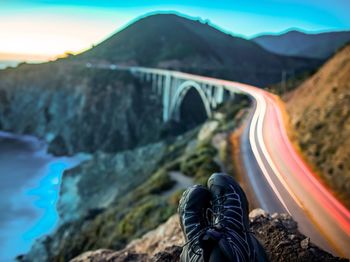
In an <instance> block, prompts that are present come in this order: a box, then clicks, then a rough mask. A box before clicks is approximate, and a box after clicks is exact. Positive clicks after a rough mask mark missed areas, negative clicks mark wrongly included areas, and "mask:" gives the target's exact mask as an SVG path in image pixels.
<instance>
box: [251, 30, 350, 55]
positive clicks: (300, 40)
mask: <svg viewBox="0 0 350 262" xmlns="http://www.w3.org/2000/svg"><path fill="white" fill-rule="evenodd" d="M252 40H253V41H254V42H255V43H258V44H259V45H260V46H262V47H263V48H265V49H266V50H268V51H270V52H274V53H276V54H280V55H288V56H299V57H309V58H319V59H327V58H329V57H330V56H331V55H333V54H334V53H335V52H336V51H337V49H339V48H340V47H342V46H343V45H345V44H346V43H348V42H350V31H343V32H328V33H320V34H307V33H303V32H300V31H296V30H292V31H289V32H287V33H284V34H280V35H261V36H258V37H256V38H253V39H252Z"/></svg>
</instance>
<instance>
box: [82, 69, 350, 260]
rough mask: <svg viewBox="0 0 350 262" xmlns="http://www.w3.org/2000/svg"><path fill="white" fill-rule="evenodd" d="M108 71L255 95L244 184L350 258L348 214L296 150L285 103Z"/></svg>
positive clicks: (253, 90) (240, 87)
mask: <svg viewBox="0 0 350 262" xmlns="http://www.w3.org/2000/svg"><path fill="white" fill-rule="evenodd" d="M112 66H113V68H112ZM87 67H89V66H88V65H87ZM105 67H106V68H107V69H112V70H118V69H122V70H131V71H133V70H134V71H135V70H139V71H141V70H143V71H144V72H148V73H155V74H158V73H159V74H168V75H171V76H172V77H175V78H180V79H187V80H192V81H197V82H200V83H203V84H208V85H220V86H222V87H223V88H225V89H226V90H228V91H231V92H234V93H237V92H238V93H244V94H246V95H248V96H249V97H251V99H252V101H253V109H252V110H251V114H250V116H249V118H248V119H247V121H246V125H245V129H244V132H243V134H242V136H241V140H240V142H241V143H240V146H241V158H242V165H243V166H244V170H245V173H246V176H245V180H246V181H247V182H248V185H249V187H250V189H251V191H252V192H254V195H255V199H257V201H258V203H259V205H260V206H261V207H262V208H263V209H265V210H266V211H268V212H270V213H273V212H285V213H288V214H290V215H291V216H292V217H293V218H294V220H296V221H297V222H298V226H299V229H300V231H301V232H302V233H304V234H305V235H306V236H308V237H310V239H311V241H312V242H314V243H315V244H317V245H319V246H320V247H322V248H324V249H325V250H327V251H329V252H331V253H333V254H335V255H338V256H342V257H347V258H350V211H349V210H348V209H347V208H345V207H344V205H343V204H342V203H340V202H339V201H338V200H337V199H336V198H335V197H334V196H333V195H332V194H331V193H330V191H329V190H328V189H327V188H326V187H325V186H324V185H323V184H322V183H321V181H320V180H319V178H318V177H317V176H316V175H315V174H313V173H312V171H311V169H310V168H309V167H308V166H307V164H306V163H305V162H304V160H303V159H302V158H301V157H300V155H299V154H298V153H297V151H296V150H295V148H294V146H293V144H292V143H291V141H290V140H289V138H288V135H287V131H286V125H285V122H284V119H283V112H284V108H283V103H281V101H280V100H279V99H278V97H276V96H274V95H272V94H271V93H269V92H267V91H264V90H262V89H260V88H257V87H254V86H250V85H246V84H242V83H237V82H232V81H227V80H221V79H215V78H209V77H204V76H198V75H192V74H187V73H182V72H176V71H169V70H162V69H152V68H142V67H134V68H133V67H130V68H129V67H118V69H117V67H116V66H115V65H110V66H108V65H107V66H105ZM100 68H101V67H100Z"/></svg>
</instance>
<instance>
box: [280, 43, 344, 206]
mask: <svg viewBox="0 0 350 262" xmlns="http://www.w3.org/2000/svg"><path fill="white" fill-rule="evenodd" d="M286 101H287V110H288V112H289V114H290V116H291V120H292V124H293V125H294V128H295V131H296V138H297V141H298V142H299V145H300V148H301V151H302V152H303V153H304V155H305V157H306V158H307V160H308V161H309V162H310V163H311V164H312V165H313V167H314V169H315V170H316V172H317V173H319V175H320V176H321V177H322V179H323V180H324V181H325V182H326V183H327V184H328V185H329V186H330V187H331V189H333V191H335V192H336V193H337V195H338V196H339V197H340V198H342V199H343V200H344V202H345V204H347V206H348V207H350V201H349V200H350V140H349V137H350V45H347V46H346V47H344V48H343V49H341V50H340V51H339V52H338V53H337V54H336V55H335V56H334V57H332V59H330V60H329V61H328V62H327V63H326V64H325V65H324V66H323V67H322V68H321V69H320V70H319V71H318V72H317V73H316V74H315V75H313V76H312V77H311V78H309V79H308V80H307V81H305V82H304V83H303V84H302V85H301V86H299V87H298V88H297V89H295V90H294V91H293V92H292V93H290V94H289V95H287V96H286Z"/></svg>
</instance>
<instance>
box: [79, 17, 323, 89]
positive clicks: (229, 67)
mask: <svg viewBox="0 0 350 262" xmlns="http://www.w3.org/2000/svg"><path fill="white" fill-rule="evenodd" d="M74 59H76V60H78V61H85V62H96V61H99V62H101V61H102V62H108V63H118V64H126V65H140V66H146V67H161V68H172V69H177V70H182V71H187V72H195V73H199V74H206V75H213V76H217V77H223V78H230V79H233V80H237V81H241V82H246V83H251V84H256V85H262V86H265V85H266V84H269V83H275V82H279V81H280V79H281V72H282V71H283V70H288V71H292V70H294V71H295V72H303V71H305V70H309V69H314V68H315V67H317V66H319V65H320V61H319V60H314V59H304V58H292V57H285V56H280V55H276V54H273V53H271V52H268V51H266V50H264V49H263V48H261V47H260V46H259V45H258V44H256V43H255V42H253V41H249V40H246V39H243V38H239V37H235V36H232V35H230V34H226V33H223V32H222V31H220V30H218V29H216V28H214V27H212V26H210V25H209V24H207V23H204V22H202V21H198V20H192V19H188V18H184V17H181V16H179V15H175V14H157V15H151V16H148V17H145V18H142V19H140V20H138V21H136V22H135V23H133V24H131V25H129V26H128V27H126V28H125V29H123V30H121V31H120V32H118V33H116V34H115V35H113V36H111V37H110V38H109V39H107V40H105V41H104V42H102V43H101V44H99V45H98V46H96V47H94V48H92V49H90V50H88V51H87V52H85V53H83V54H81V55H79V56H78V57H75V58H74Z"/></svg>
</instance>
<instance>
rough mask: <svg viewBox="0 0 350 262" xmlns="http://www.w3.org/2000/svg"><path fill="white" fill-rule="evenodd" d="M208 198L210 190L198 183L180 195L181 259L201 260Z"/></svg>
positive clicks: (206, 225)
mask: <svg viewBox="0 0 350 262" xmlns="http://www.w3.org/2000/svg"><path fill="white" fill-rule="evenodd" d="M210 200H211V193H210V191H209V190H208V189H207V188H205V187H204V186H200V185H195V186H192V187H190V188H188V189H187V190H186V191H185V192H184V193H183V195H182V197H181V200H180V203H179V208H178V213H179V217H180V225H181V228H182V232H183V233H184V236H185V240H186V244H185V246H184V248H183V250H182V253H181V257H180V260H181V261H202V260H203V249H202V246H201V237H202V236H203V235H204V234H205V232H206V230H207V228H208V226H209V221H208V219H207V209H208V208H209V207H210Z"/></svg>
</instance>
